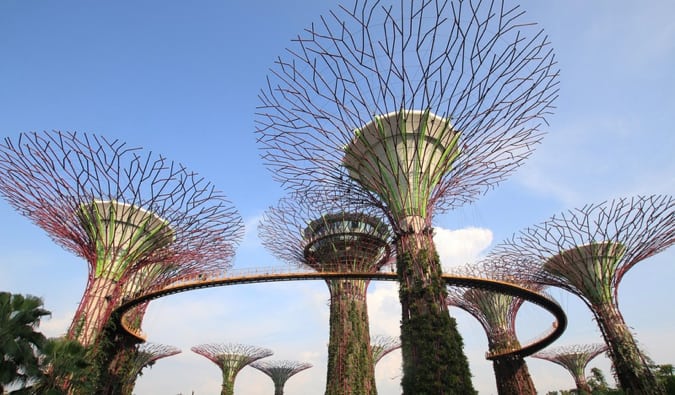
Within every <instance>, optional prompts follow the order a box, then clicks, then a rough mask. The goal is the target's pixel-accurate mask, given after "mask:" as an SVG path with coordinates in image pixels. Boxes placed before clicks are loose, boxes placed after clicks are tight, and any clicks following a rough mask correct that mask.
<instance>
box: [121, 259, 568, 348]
mask: <svg viewBox="0 0 675 395" xmlns="http://www.w3.org/2000/svg"><path fill="white" fill-rule="evenodd" d="M327 279H363V280H374V281H398V276H397V274H396V273H393V272H384V271H379V272H333V271H324V272H317V271H310V270H307V271H302V270H299V269H298V268H295V267H284V266H271V267H252V268H243V269H238V270H228V271H225V272H217V273H209V274H203V273H202V274H198V275H195V276H192V277H187V278H183V279H181V280H179V281H176V282H172V283H170V284H168V285H164V286H163V287H161V288H152V287H151V288H149V289H147V290H145V292H143V293H141V294H137V295H134V297H133V298H128V299H125V300H123V301H122V304H121V305H120V306H119V307H118V308H117V309H116V310H115V311H114V312H113V315H112V320H113V323H114V324H117V326H118V327H121V328H122V329H123V330H124V332H125V333H126V334H127V335H129V336H132V337H133V338H135V339H136V340H137V341H139V342H144V341H145V340H146V337H145V335H144V334H143V333H142V332H141V331H140V330H136V329H134V328H132V327H131V326H130V325H129V323H128V320H126V319H125V313H127V312H128V311H129V310H131V309H132V308H134V307H135V306H138V305H139V304H142V303H144V302H149V301H152V300H154V299H158V298H161V297H163V296H167V295H172V294H176V293H180V292H186V291H190V290H195V289H202V288H212V287H222V286H230V285H238V284H255V283H264V282H273V281H274V282H278V281H307V280H327ZM443 279H444V280H445V283H446V284H447V286H459V287H467V288H479V289H484V290H488V291H494V292H499V293H502V294H507V295H512V296H516V297H519V298H522V299H524V300H526V301H528V302H530V303H533V304H535V305H537V306H540V307H542V308H543V309H545V310H546V311H548V312H549V313H551V314H552V315H553V317H554V318H555V321H554V322H553V324H552V325H551V326H550V327H549V328H547V329H545V331H544V332H543V334H542V335H540V336H539V337H537V338H536V339H534V340H531V341H530V342H528V343H527V344H525V345H523V346H521V347H520V348H516V349H512V350H505V351H500V352H498V353H487V354H486V358H487V359H489V360H494V359H501V358H509V357H512V358H523V357H526V356H528V355H531V354H534V353H535V352H537V351H540V350H542V349H544V348H545V347H547V346H548V345H549V344H551V343H553V342H554V341H555V340H556V339H558V338H559V337H560V336H561V335H562V334H563V332H564V331H565V328H566V326H567V316H566V315H565V312H564V311H563V309H562V307H560V305H559V304H558V303H557V302H556V301H555V300H553V299H552V298H551V297H549V296H547V295H546V294H543V293H539V292H536V291H533V290H531V289H528V288H525V287H521V286H519V285H516V284H513V283H509V282H506V281H501V280H495V279H489V278H483V277H470V276H463V275H457V274H450V273H445V274H443Z"/></svg>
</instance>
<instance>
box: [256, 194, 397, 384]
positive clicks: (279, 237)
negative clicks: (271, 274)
mask: <svg viewBox="0 0 675 395" xmlns="http://www.w3.org/2000/svg"><path fill="white" fill-rule="evenodd" d="M338 201H341V200H336V201H333V200H331V199H327V202H325V204H318V203H317V202H314V203H313V204H310V203H309V202H308V201H306V200H301V199H300V196H298V195H294V196H289V197H287V198H285V199H282V200H281V201H280V202H279V204H278V205H277V206H276V207H273V208H270V209H269V210H267V211H266V212H265V214H264V216H263V220H262V221H261V222H260V225H259V227H258V229H259V235H260V239H261V242H262V244H263V246H265V247H266V248H267V249H268V250H270V251H271V252H272V253H273V254H274V255H276V256H277V257H278V258H280V259H282V260H284V261H286V262H287V263H290V264H292V265H296V266H306V267H310V268H312V269H314V270H316V271H318V272H338V273H350V272H354V273H375V272H377V271H379V270H380V268H381V267H382V266H383V265H385V264H386V263H387V262H389V260H390V257H391V248H390V245H391V233H390V230H389V226H387V224H386V222H384V221H383V220H381V219H379V218H378V217H377V216H376V215H377V211H376V210H374V209H372V208H371V209H370V210H366V209H365V208H364V207H361V208H360V210H359V208H358V207H353V206H352V207H350V206H348V205H345V206H340V205H337V204H336V203H337V202H338ZM369 283H370V281H369V280H367V279H326V284H327V285H328V289H329V291H330V321H329V340H328V369H327V380H326V394H328V395H332V394H350V393H359V394H364V395H365V394H375V393H376V387H375V364H374V362H373V355H372V353H371V350H370V327H369V320H368V305H367V302H366V293H367V290H368V284H369Z"/></svg>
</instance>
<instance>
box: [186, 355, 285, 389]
mask: <svg viewBox="0 0 675 395" xmlns="http://www.w3.org/2000/svg"><path fill="white" fill-rule="evenodd" d="M190 349H191V350H192V351H193V352H195V353H197V354H199V355H201V356H203V357H205V358H207V359H209V360H210V361H211V362H213V363H215V364H216V365H218V367H219V368H220V370H221V371H222V373H223V389H222V391H221V395H233V394H234V380H235V379H236V378H237V374H239V372H240V371H241V370H242V369H243V368H245V367H246V366H247V365H249V364H251V363H253V362H255V361H257V360H259V359H262V358H266V357H269V356H270V355H272V354H273V352H272V351H271V350H269V349H267V348H261V347H256V346H250V345H245V344H236V343H212V344H200V345H197V346H194V347H192V348H190Z"/></svg>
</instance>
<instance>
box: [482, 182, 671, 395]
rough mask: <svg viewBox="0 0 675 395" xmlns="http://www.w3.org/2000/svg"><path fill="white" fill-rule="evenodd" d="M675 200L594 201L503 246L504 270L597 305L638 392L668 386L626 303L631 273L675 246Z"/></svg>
mask: <svg viewBox="0 0 675 395" xmlns="http://www.w3.org/2000/svg"><path fill="white" fill-rule="evenodd" d="M674 211H675V199H673V198H672V197H671V196H664V195H653V196H638V197H632V198H620V199H614V200H611V201H607V202H603V203H599V204H589V205H586V206H584V207H582V208H580V209H575V210H570V211H567V212H564V213H562V214H560V215H557V216H553V217H552V218H551V219H550V220H548V221H546V222H544V223H542V224H539V225H536V226H533V227H530V228H527V229H525V230H523V231H521V232H520V233H518V234H517V235H515V236H514V237H512V238H511V239H509V240H507V241H505V242H503V243H502V244H500V245H499V246H497V247H496V248H495V252H496V253H497V254H500V255H502V256H503V255H509V254H510V255H511V256H512V257H513V259H512V260H502V261H501V262H502V263H503V267H501V269H500V270H503V271H504V272H505V273H509V274H510V275H513V276H518V277H520V278H521V279H523V280H525V281H529V282H537V283H540V284H544V285H550V286H555V287H560V288H562V289H565V290H567V291H569V292H571V293H573V294H575V295H577V296H578V297H579V298H581V299H582V300H583V301H584V303H585V304H586V305H587V306H588V307H589V308H590V310H591V312H592V313H593V315H594V316H595V319H596V321H597V322H598V326H599V327H600V330H601V332H602V335H603V337H604V340H605V343H606V344H607V346H608V347H609V356H610V358H611V359H612V362H613V364H614V370H615V373H616V377H617V380H618V382H619V384H620V386H621V387H622V388H623V389H624V390H625V391H626V392H628V393H631V394H659V393H661V389H660V388H659V386H658V383H657V381H656V379H655V377H654V375H653V374H652V372H651V370H650V369H649V367H648V363H647V361H646V359H645V356H644V355H643V353H642V352H641V351H640V349H639V348H638V345H637V342H636V340H635V338H634V337H633V334H632V333H631V331H630V329H629V327H628V326H627V324H626V322H625V321H624V319H623V316H622V315H621V312H620V310H619V305H618V298H617V293H618V287H619V283H620V282H621V279H622V278H623V276H624V275H625V274H626V272H628V270H630V269H631V268H632V267H633V266H635V265H636V264H637V263H638V262H640V261H642V260H644V259H646V258H648V257H650V256H652V255H654V254H657V253H659V252H660V251H663V250H664V249H666V248H668V247H669V246H671V245H672V244H673V243H675V212H674Z"/></svg>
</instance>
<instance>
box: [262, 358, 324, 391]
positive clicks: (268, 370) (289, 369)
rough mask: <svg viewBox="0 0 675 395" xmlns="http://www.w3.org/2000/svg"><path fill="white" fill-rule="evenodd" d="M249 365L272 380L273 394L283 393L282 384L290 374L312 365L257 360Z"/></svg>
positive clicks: (283, 384)
mask: <svg viewBox="0 0 675 395" xmlns="http://www.w3.org/2000/svg"><path fill="white" fill-rule="evenodd" d="M251 367H253V368H256V369H258V370H259V371H261V372H263V373H265V374H266V375H268V376H269V377H270V378H271V379H272V381H273V382H274V395H284V386H285V385H286V382H287V381H288V379H290V378H291V376H294V375H296V374H297V373H300V372H302V371H303V370H306V369H309V368H311V367H312V364H311V363H305V362H297V361H287V360H282V361H258V362H253V363H252V364H251Z"/></svg>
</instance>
